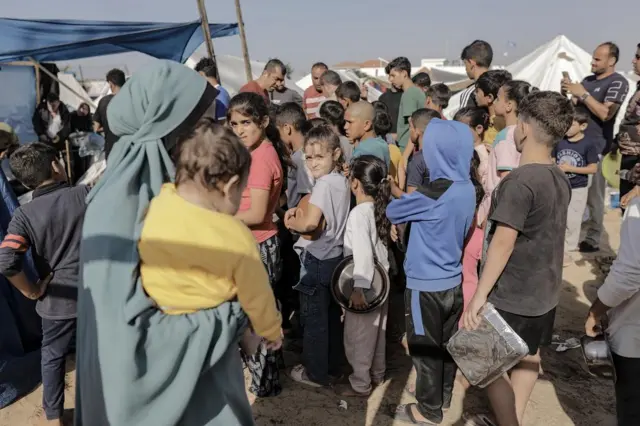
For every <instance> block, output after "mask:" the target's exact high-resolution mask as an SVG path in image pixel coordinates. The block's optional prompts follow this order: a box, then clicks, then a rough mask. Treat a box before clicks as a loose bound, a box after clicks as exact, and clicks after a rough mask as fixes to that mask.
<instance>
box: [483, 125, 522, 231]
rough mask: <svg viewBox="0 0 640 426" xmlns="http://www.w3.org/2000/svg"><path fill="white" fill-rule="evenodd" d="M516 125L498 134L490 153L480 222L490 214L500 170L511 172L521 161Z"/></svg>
mask: <svg viewBox="0 0 640 426" xmlns="http://www.w3.org/2000/svg"><path fill="white" fill-rule="evenodd" d="M515 130H516V126H509V127H505V128H504V129H503V130H501V131H500V133H498V134H497V136H496V138H495V140H494V142H493V147H492V148H491V152H490V153H489V160H488V167H487V175H486V186H485V188H484V190H485V194H484V199H483V200H482V204H481V205H480V208H479V209H478V223H479V224H482V223H483V222H484V220H485V219H486V218H487V217H488V216H489V210H490V209H491V197H492V195H493V191H494V190H495V189H496V187H497V186H498V184H499V183H500V180H501V179H500V175H499V174H498V173H499V172H510V171H512V170H513V169H515V168H516V167H518V164H519V163H520V153H519V152H518V150H517V149H516V143H515V140H514V133H515Z"/></svg>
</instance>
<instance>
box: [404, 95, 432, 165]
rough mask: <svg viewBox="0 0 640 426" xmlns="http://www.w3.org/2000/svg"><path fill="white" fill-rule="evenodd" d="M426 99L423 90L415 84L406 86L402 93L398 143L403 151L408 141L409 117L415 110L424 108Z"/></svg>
mask: <svg viewBox="0 0 640 426" xmlns="http://www.w3.org/2000/svg"><path fill="white" fill-rule="evenodd" d="M426 100H427V98H426V96H425V95H424V92H423V91H422V90H421V89H420V88H419V87H417V86H413V87H410V88H408V89H407V90H405V92H404V93H403V94H402V98H401V99H400V110H399V112H398V145H399V146H400V150H401V151H403V152H404V148H405V147H406V146H407V143H408V142H409V117H411V114H413V113H414V112H415V111H416V110H418V109H420V108H424V103H425V101H426Z"/></svg>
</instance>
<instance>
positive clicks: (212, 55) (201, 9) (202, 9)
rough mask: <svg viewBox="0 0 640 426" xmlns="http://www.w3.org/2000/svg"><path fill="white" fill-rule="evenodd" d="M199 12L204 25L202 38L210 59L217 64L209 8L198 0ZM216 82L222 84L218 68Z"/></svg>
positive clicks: (201, 0) (202, 0)
mask: <svg viewBox="0 0 640 426" xmlns="http://www.w3.org/2000/svg"><path fill="white" fill-rule="evenodd" d="M198 12H199V13H200V23H201V24H202V36H203V37H204V42H205V44H206V45H207V52H208V53H209V57H210V58H211V59H213V62H216V64H217V61H216V53H215V51H214V50H213V40H212V39H211V29H210V28H209V18H207V8H206V7H205V4H204V0H198ZM215 77H216V80H218V83H222V82H221V81H220V73H219V72H218V67H216V76H215Z"/></svg>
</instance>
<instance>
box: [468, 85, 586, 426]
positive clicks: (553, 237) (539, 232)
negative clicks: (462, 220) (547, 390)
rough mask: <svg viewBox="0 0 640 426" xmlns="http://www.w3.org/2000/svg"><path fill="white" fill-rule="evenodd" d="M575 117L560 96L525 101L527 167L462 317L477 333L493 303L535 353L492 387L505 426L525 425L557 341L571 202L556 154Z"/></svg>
mask: <svg viewBox="0 0 640 426" xmlns="http://www.w3.org/2000/svg"><path fill="white" fill-rule="evenodd" d="M573 117H574V110H573V106H572V104H571V102H570V101H569V100H568V99H566V98H565V97H564V96H562V95H560V94H559V93H555V92H535V93H532V94H530V95H528V96H527V97H526V98H525V99H524V100H523V101H522V103H521V105H520V108H519V116H518V123H517V125H516V128H515V137H514V138H515V144H516V148H517V150H518V152H520V153H521V154H522V155H521V157H520V164H519V166H518V168H517V169H515V170H514V171H512V172H511V173H509V174H508V175H507V176H506V177H505V178H504V179H503V180H502V181H501V182H500V185H499V186H498V187H497V188H496V190H495V193H494V197H493V200H492V206H491V210H490V214H489V222H488V223H487V240H488V243H489V245H488V250H487V251H486V253H485V255H483V256H482V257H483V259H485V261H484V265H483V269H482V274H481V276H480V280H479V282H478V288H477V290H476V293H475V294H474V296H473V298H472V299H471V302H469V306H468V308H467V310H466V312H465V313H464V316H463V318H464V320H463V322H464V326H465V328H467V329H476V328H477V327H478V325H479V323H480V312H481V311H482V308H483V306H484V305H485V303H486V302H487V301H488V302H491V303H492V304H493V305H494V306H495V307H496V309H497V310H498V312H499V313H500V315H501V316H502V317H503V318H504V320H505V321H506V322H507V323H508V324H509V326H511V328H512V329H513V331H515V332H516V333H517V334H518V335H519V336H520V337H521V338H522V339H523V340H524V341H525V342H526V343H527V346H528V348H529V355H528V356H526V357H525V358H524V359H523V360H522V361H521V362H520V363H519V364H518V365H516V366H515V367H514V368H513V369H512V370H511V374H510V377H509V378H507V375H506V374H505V376H504V377H501V378H499V379H498V380H496V381H494V382H493V383H491V384H490V385H489V386H488V388H487V392H488V395H489V399H490V401H491V406H492V407H493V411H494V413H495V416H496V420H497V424H499V425H506V426H511V425H521V424H523V422H522V420H523V416H524V412H525V409H526V407H527V403H528V401H529V396H530V395H531V392H532V391H533V387H534V385H535V383H536V380H537V379H538V373H539V366H540V347H541V346H543V345H546V344H549V343H550V342H551V335H552V331H553V323H554V320H555V313H556V306H557V305H558V301H559V298H560V289H561V288H562V258H563V252H564V235H565V229H566V226H567V209H568V207H569V199H570V198H571V184H570V182H569V179H568V178H567V176H566V175H565V173H564V172H563V171H562V170H561V169H560V168H559V167H558V166H556V164H555V160H554V159H552V157H551V152H552V151H553V149H554V147H555V146H556V145H557V144H558V142H559V141H560V140H561V139H562V138H563V137H564V135H565V134H566V133H567V131H568V130H569V128H570V127H571V124H572V122H573ZM481 424H484V423H481Z"/></svg>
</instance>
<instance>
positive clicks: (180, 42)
mask: <svg viewBox="0 0 640 426" xmlns="http://www.w3.org/2000/svg"><path fill="white" fill-rule="evenodd" d="M209 28H210V30H211V38H218V37H227V36H231V35H235V34H237V33H238V24H209ZM203 42H204V36H203V34H202V30H201V25H200V22H199V21H194V22H186V23H168V22H160V23H155V22H113V21H77V20H69V21H66V20H26V19H11V18H0V62H10V61H25V60H29V59H35V60H36V61H39V62H46V61H49V62H54V61H68V60H72V59H81V58H90V57H94V56H103V55H111V54H115V53H124V52H130V51H137V52H142V53H146V54H147V55H150V56H153V57H155V58H159V59H170V60H173V61H177V62H184V61H186V60H187V58H189V56H190V55H191V54H192V53H193V52H194V51H195V50H196V48H198V46H200V45H201V44H202V43H203Z"/></svg>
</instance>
